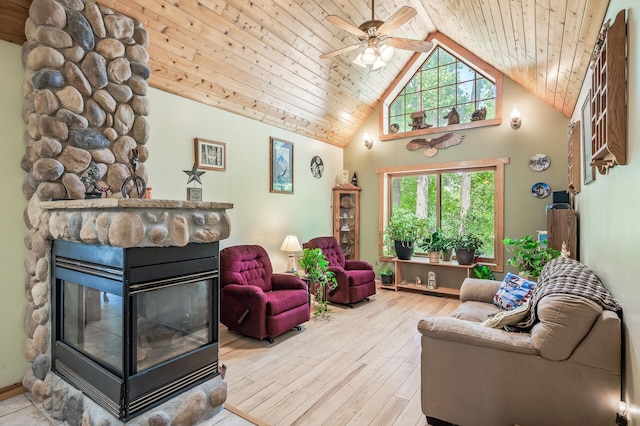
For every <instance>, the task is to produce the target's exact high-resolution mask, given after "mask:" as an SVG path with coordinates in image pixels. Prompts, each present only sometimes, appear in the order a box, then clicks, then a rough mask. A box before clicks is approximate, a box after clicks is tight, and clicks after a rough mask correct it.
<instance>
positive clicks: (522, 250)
mask: <svg viewBox="0 0 640 426" xmlns="http://www.w3.org/2000/svg"><path fill="white" fill-rule="evenodd" d="M502 242H503V243H504V245H505V247H506V248H507V250H508V251H509V252H511V253H513V257H511V258H510V259H507V264H508V265H511V266H515V267H516V268H518V273H519V274H520V275H521V276H523V277H526V278H530V279H532V280H536V279H537V278H538V277H539V276H540V272H542V268H544V265H546V264H547V262H548V261H550V260H551V259H553V258H556V257H558V256H560V252H559V251H558V250H555V249H552V248H551V247H548V245H547V241H546V240H544V241H542V242H541V241H538V240H537V239H535V238H533V237H532V236H531V235H525V236H523V237H520V238H517V239H513V238H509V237H507V238H505V239H504V240H503V241H502Z"/></svg>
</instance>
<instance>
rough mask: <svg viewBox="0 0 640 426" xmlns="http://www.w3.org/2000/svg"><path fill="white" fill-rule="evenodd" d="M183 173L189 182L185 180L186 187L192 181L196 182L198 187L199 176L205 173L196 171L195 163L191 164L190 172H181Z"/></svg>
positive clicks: (200, 182)
mask: <svg viewBox="0 0 640 426" xmlns="http://www.w3.org/2000/svg"><path fill="white" fill-rule="evenodd" d="M183 172H185V173H186V174H187V176H189V180H187V185H189V184H190V183H191V182H193V181H196V182H198V183H199V184H200V185H202V181H201V180H200V176H202V175H203V174H204V173H205V172H201V171H200V170H198V169H197V168H196V164H195V163H193V167H192V168H191V170H183Z"/></svg>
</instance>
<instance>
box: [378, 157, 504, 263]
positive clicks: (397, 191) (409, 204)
mask: <svg viewBox="0 0 640 426" xmlns="http://www.w3.org/2000/svg"><path fill="white" fill-rule="evenodd" d="M506 163H508V159H506V158H499V159H492V160H479V161H465V162H461V163H442V164H433V165H425V166H417V167H416V166H414V167H406V168H393V169H380V170H378V174H379V177H380V197H381V199H382V200H384V201H383V202H382V203H381V204H380V207H381V211H380V217H381V218H382V220H381V221H380V224H381V229H380V235H382V232H383V230H384V227H385V226H386V224H387V223H388V220H389V217H391V215H393V214H394V213H396V212H398V211H400V210H405V211H411V212H413V213H416V214H417V215H418V217H422V218H425V219H426V220H427V223H428V227H429V230H430V231H435V230H438V231H440V232H442V233H443V234H445V235H449V236H454V235H457V234H458V233H462V232H474V233H476V234H478V235H479V236H480V238H481V239H482V241H483V242H484V246H483V247H482V249H481V251H480V260H481V261H484V262H489V263H495V264H496V265H497V267H498V268H500V269H501V268H502V263H503V245H502V239H503V238H504V236H503V234H504V226H503V223H504V222H503V210H504V190H503V188H504V164H506ZM380 247H381V253H382V256H383V257H384V256H385V255H386V256H389V255H392V251H391V250H390V248H388V247H384V246H383V242H382V239H381V240H380ZM416 255H418V256H419V255H421V253H419V252H417V253H416Z"/></svg>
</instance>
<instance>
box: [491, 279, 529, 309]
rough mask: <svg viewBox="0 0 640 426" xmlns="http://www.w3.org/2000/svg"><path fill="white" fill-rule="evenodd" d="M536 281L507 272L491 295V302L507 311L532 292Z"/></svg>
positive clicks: (519, 303) (518, 304)
mask: <svg viewBox="0 0 640 426" xmlns="http://www.w3.org/2000/svg"><path fill="white" fill-rule="evenodd" d="M535 286H536V283H535V282H533V281H528V280H526V279H524V278H522V277H521V276H519V275H515V274H512V273H508V274H507V276H505V277H504V280H503V281H502V283H501V284H500V288H499V289H498V292H497V293H496V295H495V296H493V304H494V305H496V306H498V307H500V308H502V309H505V310H507V311H509V310H511V309H513V308H517V307H518V306H520V305H521V304H522V303H523V302H524V301H525V300H527V299H528V298H529V297H530V296H531V294H532V293H533V289H534V287H535Z"/></svg>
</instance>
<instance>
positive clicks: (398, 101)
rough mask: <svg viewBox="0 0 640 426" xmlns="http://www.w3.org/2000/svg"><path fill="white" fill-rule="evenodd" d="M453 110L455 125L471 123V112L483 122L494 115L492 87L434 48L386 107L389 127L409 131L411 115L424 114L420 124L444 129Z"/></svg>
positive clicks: (491, 84) (481, 77) (448, 54)
mask: <svg viewBox="0 0 640 426" xmlns="http://www.w3.org/2000/svg"><path fill="white" fill-rule="evenodd" d="M452 108H455V109H456V111H457V113H458V115H459V122H460V123H465V122H470V121H472V115H473V113H474V111H482V112H483V113H484V116H483V119H487V118H488V119H491V118H495V116H496V85H495V83H494V82H492V81H491V80H489V79H488V78H487V77H485V76H484V75H482V74H481V73H479V72H478V71H476V70H474V69H473V68H471V67H470V66H469V65H468V64H467V63H465V62H464V61H462V60H460V59H459V58H457V57H456V56H454V55H452V54H451V53H449V52H447V51H446V50H445V49H443V48H442V47H440V46H438V47H436V48H435V49H434V51H433V52H432V53H431V55H430V56H429V58H428V59H427V60H426V61H425V62H424V63H423V64H422V66H421V67H420V68H419V69H418V71H417V72H416V73H415V74H414V75H413V77H412V78H411V80H409V82H408V83H407V84H406V86H405V87H404V89H402V91H401V92H400V93H399V94H398V96H396V98H395V100H394V101H393V102H391V105H389V114H388V117H389V123H388V125H389V128H390V129H391V128H393V129H397V131H398V132H408V131H411V130H412V127H411V125H412V119H411V114H413V113H415V112H418V111H424V115H425V118H424V125H425V126H428V127H444V126H446V125H447V121H448V119H447V117H446V116H447V114H448V113H449V112H450V111H451V110H452Z"/></svg>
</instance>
